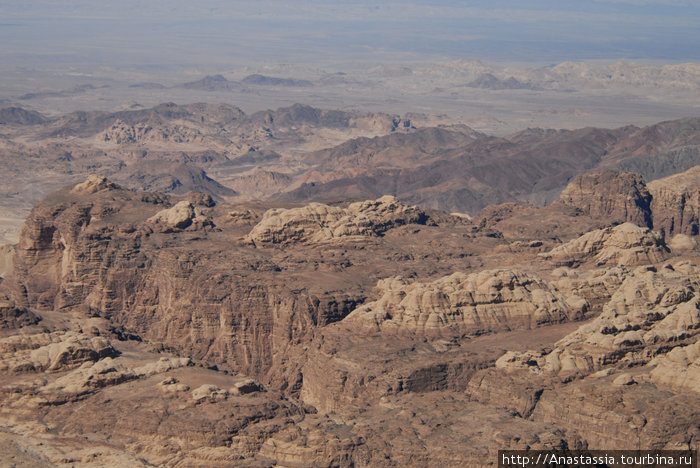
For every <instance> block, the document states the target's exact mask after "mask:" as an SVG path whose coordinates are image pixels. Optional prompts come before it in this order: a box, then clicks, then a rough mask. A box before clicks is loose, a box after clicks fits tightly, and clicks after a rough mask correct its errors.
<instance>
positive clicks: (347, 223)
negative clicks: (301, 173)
mask: <svg viewBox="0 0 700 468" xmlns="http://www.w3.org/2000/svg"><path fill="white" fill-rule="evenodd" d="M426 221H427V215H426V214H425V213H424V212H423V211H422V210H420V209H418V208H416V207H412V206H406V205H404V204H402V203H399V202H398V201H397V200H396V198H394V197H392V196H389V195H387V196H384V197H381V198H379V199H377V200H374V201H365V202H356V203H351V204H350V205H349V206H348V207H347V208H340V207H336V206H328V205H323V204H321V203H311V204H309V205H307V206H305V207H302V208H291V209H287V210H285V209H279V208H278V209H274V210H269V211H267V212H266V213H265V214H264V215H263V218H262V220H261V221H260V222H259V223H258V224H257V225H256V226H255V227H254V228H253V230H252V231H251V232H250V233H249V234H248V235H247V236H246V239H247V240H248V241H250V242H252V243H253V244H255V245H265V244H280V245H284V244H294V243H320V242H326V241H330V240H333V239H342V238H353V237H358V236H359V237H367V236H377V235H380V234H382V233H383V232H385V231H386V230H388V229H391V228H393V227H396V226H402V225H405V224H425V222H426Z"/></svg>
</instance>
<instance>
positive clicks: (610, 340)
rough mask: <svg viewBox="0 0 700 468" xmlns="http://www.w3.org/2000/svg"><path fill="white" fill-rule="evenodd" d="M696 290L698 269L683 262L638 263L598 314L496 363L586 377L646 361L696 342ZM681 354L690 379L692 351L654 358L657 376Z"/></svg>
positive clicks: (699, 303) (699, 329)
mask: <svg viewBox="0 0 700 468" xmlns="http://www.w3.org/2000/svg"><path fill="white" fill-rule="evenodd" d="M699 289H700V269H699V268H698V267H696V266H695V265H692V264H690V263H688V262H681V263H677V264H666V265H664V266H663V267H662V268H660V269H658V270H657V268H655V267H651V266H642V267H638V268H637V269H635V270H634V271H633V272H631V273H630V275H629V276H628V277H627V278H626V279H625V281H624V282H623V283H622V285H621V286H620V288H619V289H618V291H617V292H615V294H613V296H612V297H611V299H610V302H608V303H607V304H606V305H605V307H604V308H603V313H602V314H601V315H600V316H599V317H597V318H596V319H594V320H593V321H591V322H590V323H587V324H585V325H582V326H581V327H580V328H579V329H578V330H576V331H575V332H573V333H571V334H570V335H568V336H566V337H565V338H563V339H562V340H560V341H559V342H558V343H557V346H556V348H555V349H554V350H553V351H551V352H549V353H545V354H541V355H538V354H537V353H525V354H517V353H515V354H510V355H506V356H504V357H502V358H501V359H500V361H499V362H500V363H501V364H500V365H501V366H502V367H507V366H508V363H511V364H513V363H516V364H514V365H515V366H516V367H517V366H518V365H521V366H525V367H528V368H535V369H536V368H539V369H542V370H544V371H549V372H554V373H559V374H581V375H588V374H591V373H593V372H597V371H601V370H603V369H604V368H605V367H606V366H611V365H619V364H618V363H620V364H622V363H624V365H625V366H626V367H632V366H639V365H644V364H648V363H649V362H650V360H651V359H652V358H653V357H654V356H656V355H657V354H665V353H667V352H668V351H669V350H670V349H673V348H675V347H677V346H679V345H682V344H684V343H689V342H690V343H694V342H696V341H697V335H698V334H699V333H700V297H698V296H697V291H698V290H699ZM694 349H695V348H688V349H687V350H686V351H689V352H690V351H692V350H694ZM683 352H684V353H685V351H683ZM678 353H681V351H678ZM674 356H676V357H678V359H676V358H675V357H674ZM683 356H685V357H687V358H688V359H689V364H688V365H687V366H686V369H685V371H684V372H686V371H687V372H689V373H690V374H689V375H691V374H693V377H691V380H692V379H694V378H696V377H695V376H694V372H695V371H696V370H697V369H696V366H695V364H694V360H695V355H694V354H693V353H692V352H690V353H689V354H688V353H685V354H682V355H679V354H674V355H669V356H668V357H667V358H668V360H665V359H666V358H664V359H661V358H658V362H660V363H661V367H662V368H661V369H660V370H659V371H657V378H662V377H661V376H662V375H665V374H664V372H665V371H664V370H663V367H664V366H666V367H668V366H671V367H672V366H673V365H674V364H673V363H674V362H679V361H678V360H679V359H681V357H683ZM683 359H685V358H683ZM681 360H682V359H681ZM523 363H524V364H523ZM497 365H498V364H497ZM533 366H534V367H533ZM689 366H690V367H689ZM676 384H677V382H676Z"/></svg>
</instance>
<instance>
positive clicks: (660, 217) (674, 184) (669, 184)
mask: <svg viewBox="0 0 700 468" xmlns="http://www.w3.org/2000/svg"><path fill="white" fill-rule="evenodd" d="M647 186H648V187H649V192H650V193H651V194H652V196H653V197H654V198H653V200H652V202H651V209H652V211H653V213H654V229H656V230H659V231H661V232H662V233H664V234H665V235H666V236H667V237H669V238H670V237H671V236H673V235H675V234H686V235H691V236H696V235H698V233H700V230H699V228H698V226H699V225H700V221H699V220H700V166H695V167H694V168H692V169H689V170H688V171H686V172H683V173H681V174H676V175H672V176H669V177H665V178H663V179H657V180H654V181H652V182H649V184H648V185H647Z"/></svg>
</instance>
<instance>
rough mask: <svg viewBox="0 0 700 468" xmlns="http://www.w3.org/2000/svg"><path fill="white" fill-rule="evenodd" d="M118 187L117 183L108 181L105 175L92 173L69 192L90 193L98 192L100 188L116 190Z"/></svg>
mask: <svg viewBox="0 0 700 468" xmlns="http://www.w3.org/2000/svg"><path fill="white" fill-rule="evenodd" d="M119 188H120V187H119V186H118V185H117V184H114V183H112V182H110V181H109V180H107V178H106V177H103V176H98V175H94V174H93V175H90V176H88V178H87V180H86V181H85V182H81V183H79V184H77V185H76V186H75V187H73V189H72V190H71V192H72V193H77V194H90V193H95V192H99V191H100V190H116V189H119Z"/></svg>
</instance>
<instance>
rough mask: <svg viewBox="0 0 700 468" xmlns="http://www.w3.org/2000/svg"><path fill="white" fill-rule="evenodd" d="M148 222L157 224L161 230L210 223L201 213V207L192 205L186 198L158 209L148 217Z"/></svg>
mask: <svg viewBox="0 0 700 468" xmlns="http://www.w3.org/2000/svg"><path fill="white" fill-rule="evenodd" d="M148 222H149V223H153V224H155V225H157V226H158V227H160V228H161V229H162V230H163V232H170V231H173V230H181V229H186V228H188V227H190V226H195V227H197V226H199V227H201V226H206V225H210V224H211V221H210V220H209V218H207V217H206V216H204V215H203V214H202V210H201V208H199V207H197V206H195V205H193V204H192V202H190V201H188V200H183V201H181V202H178V203H177V204H175V206H173V207H171V208H166V209H165V210H162V211H159V212H158V213H156V214H155V215H153V216H151V217H150V218H148Z"/></svg>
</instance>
